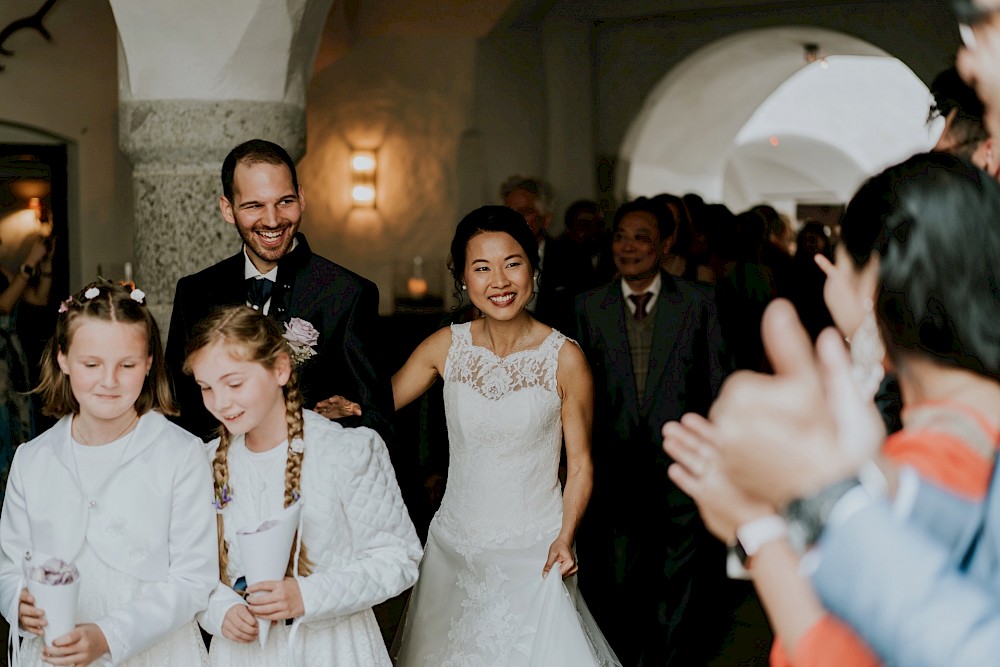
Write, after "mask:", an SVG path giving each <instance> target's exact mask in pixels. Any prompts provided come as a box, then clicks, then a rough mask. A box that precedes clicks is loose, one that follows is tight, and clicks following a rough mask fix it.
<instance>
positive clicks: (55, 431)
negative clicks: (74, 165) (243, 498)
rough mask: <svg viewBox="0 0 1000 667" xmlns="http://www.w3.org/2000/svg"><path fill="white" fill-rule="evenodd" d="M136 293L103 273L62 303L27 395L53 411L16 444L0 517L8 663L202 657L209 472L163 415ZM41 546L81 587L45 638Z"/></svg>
mask: <svg viewBox="0 0 1000 667" xmlns="http://www.w3.org/2000/svg"><path fill="white" fill-rule="evenodd" d="M145 300H146V299H145V294H143V292H142V291H141V290H137V289H134V288H133V287H132V286H128V287H125V286H123V285H114V284H111V283H108V282H104V281H101V282H95V283H91V284H90V285H87V286H86V287H85V288H84V289H82V290H80V291H79V292H77V293H76V294H74V295H73V296H71V297H70V298H69V299H67V300H66V301H64V302H63V303H62V305H60V307H59V317H58V319H57V321H56V330H55V335H54V336H53V337H52V340H51V342H50V343H49V345H48V347H47V348H46V350H45V352H44V354H43V358H42V368H41V382H40V384H39V386H38V387H37V388H36V389H35V393H36V394H38V395H40V396H41V398H42V403H43V408H44V412H45V414H47V415H49V416H51V417H59V418H60V419H59V421H58V422H56V424H55V425H54V426H53V427H52V428H50V429H49V430H47V431H46V432H45V433H42V434H41V435H40V436H38V437H37V438H35V439H34V440H31V441H29V442H26V443H24V444H23V445H21V446H20V447H18V448H17V452H16V453H15V455H14V462H13V464H12V466H11V471H10V476H9V478H8V481H7V493H6V496H5V498H4V503H3V512H2V514H0V611H2V612H3V615H4V616H5V617H6V619H7V621H8V622H9V623H10V626H11V636H10V638H9V645H8V646H9V648H10V650H11V652H12V653H13V659H12V660H11V665H12V666H14V667H16V666H17V665H18V664H22V665H41V664H42V663H45V664H50V665H78V666H79V667H83V665H89V664H94V665H110V664H114V665H121V666H122V667H197V666H198V665H206V664H207V663H208V656H207V654H206V652H205V644H204V642H203V641H202V639H201V635H200V633H199V632H198V625H197V623H196V622H195V615H196V614H197V613H198V612H200V611H201V610H202V609H204V608H205V605H206V604H208V597H209V594H210V593H211V592H212V590H213V588H214V586H215V582H216V581H217V579H218V569H217V567H218V558H217V555H216V548H215V531H214V528H215V526H214V522H213V521H212V508H211V505H210V504H209V503H210V500H211V493H212V482H211V477H210V475H209V473H208V471H207V470H206V468H205V465H204V459H203V458H202V457H203V456H204V454H203V444H202V442H201V440H199V439H198V438H196V437H195V436H193V435H191V434H190V433H188V432H187V431H185V430H183V429H182V428H180V427H179V426H176V425H174V424H172V423H171V422H170V421H168V420H167V418H166V417H164V414H176V410H175V409H174V404H173V399H172V397H171V393H170V384H169V380H168V377H167V375H166V372H165V369H164V364H163V349H162V347H161V345H160V334H159V330H158V328H157V326H156V321H155V320H154V319H153V316H152V314H151V313H150V312H149V309H148V308H147V306H146V303H145ZM47 556H52V557H56V558H59V559H61V560H63V561H66V562H72V563H73V564H75V566H76V569H77V570H78V572H79V586H80V588H79V598H78V601H77V606H76V619H75V620H76V627H75V628H73V629H72V630H70V631H69V632H67V633H66V634H64V635H63V636H61V637H55V638H51V637H48V638H46V639H47V640H48V639H52V640H53V641H52V645H51V646H45V645H44V644H43V642H42V639H41V636H42V635H43V633H44V631H45V629H46V626H47V623H48V620H47V616H46V613H45V612H46V611H47V610H45V609H43V608H41V607H39V606H36V600H35V598H34V597H33V596H32V595H31V593H30V592H29V591H28V589H27V588H26V581H25V576H24V568H23V565H29V566H42V565H43V564H45V565H47V564H48V559H47ZM39 604H40V603H39ZM50 611H51V615H52V616H53V617H54V616H55V615H56V612H57V610H55V609H52V610H50ZM18 634H20V635H21V636H22V637H26V639H25V640H24V641H23V642H20V641H19V638H18Z"/></svg>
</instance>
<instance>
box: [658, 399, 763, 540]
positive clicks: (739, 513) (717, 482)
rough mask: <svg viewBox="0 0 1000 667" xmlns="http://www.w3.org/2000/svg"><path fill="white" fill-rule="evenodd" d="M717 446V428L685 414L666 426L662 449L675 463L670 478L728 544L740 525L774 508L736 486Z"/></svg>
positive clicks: (712, 529)
mask: <svg viewBox="0 0 1000 667" xmlns="http://www.w3.org/2000/svg"><path fill="white" fill-rule="evenodd" d="M714 443H715V427H714V426H713V425H712V423H711V422H709V421H708V420H707V419H705V418H704V417H702V416H700V415H697V414H686V415H684V416H683V417H682V418H681V420H680V421H679V422H667V423H666V424H664V425H663V449H664V450H665V451H666V452H667V454H669V455H670V457H671V458H673V459H674V461H675V463H674V464H673V465H671V466H670V468H669V469H668V470H667V473H668V474H669V475H670V479H671V480H673V481H674V483H675V484H677V486H678V487H680V489H681V490H682V491H684V493H686V494H688V495H689V496H691V497H692V498H693V499H694V501H695V503H696V504H697V505H698V511H699V512H700V513H701V518H702V520H704V522H705V526H706V527H707V528H708V530H709V531H711V533H712V534H713V535H715V536H716V537H717V538H719V539H720V540H722V541H723V542H726V543H727V544H728V543H732V542H733V541H734V540H735V538H736V529H737V528H739V527H740V526H741V525H743V524H744V523H747V522H749V521H753V520H754V519H758V518H760V517H763V516H768V515H770V514H774V513H775V509H774V506H773V505H771V504H770V503H767V502H764V501H761V500H758V499H756V498H753V497H751V496H749V495H747V494H746V493H745V492H744V491H743V490H742V489H740V488H739V487H738V486H736V484H734V483H733V481H732V480H731V479H730V478H729V476H728V475H727V474H726V471H725V470H724V468H723V467H722V465H720V461H719V454H718V452H717V450H716V449H715V444H714Z"/></svg>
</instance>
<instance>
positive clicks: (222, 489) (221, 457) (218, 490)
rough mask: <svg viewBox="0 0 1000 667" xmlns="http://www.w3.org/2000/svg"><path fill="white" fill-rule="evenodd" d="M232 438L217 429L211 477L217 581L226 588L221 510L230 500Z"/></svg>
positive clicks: (226, 558) (226, 562)
mask: <svg viewBox="0 0 1000 667" xmlns="http://www.w3.org/2000/svg"><path fill="white" fill-rule="evenodd" d="M231 442H232V436H231V435H230V434H229V431H227V430H226V427H225V426H222V427H220V428H219V448H218V449H216V450H215V458H213V459H212V477H213V478H214V482H215V502H216V503H218V504H217V505H216V507H217V508H218V510H219V511H218V513H217V514H216V515H215V525H216V529H217V531H218V533H219V536H218V540H219V579H221V580H222V583H224V584H225V585H226V586H232V582H230V581H229V545H227V544H226V532H225V528H226V527H225V524H224V523H223V520H222V508H223V507H225V506H226V505H228V504H229V501H230V499H231V498H232V492H233V490H232V487H230V486H229V443H231Z"/></svg>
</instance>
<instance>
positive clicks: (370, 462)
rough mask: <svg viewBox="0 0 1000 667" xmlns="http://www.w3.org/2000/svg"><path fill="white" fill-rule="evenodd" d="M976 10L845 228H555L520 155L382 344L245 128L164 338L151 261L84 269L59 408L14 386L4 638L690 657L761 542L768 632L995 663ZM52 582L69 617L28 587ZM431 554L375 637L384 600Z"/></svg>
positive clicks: (713, 218) (990, 50)
mask: <svg viewBox="0 0 1000 667" xmlns="http://www.w3.org/2000/svg"><path fill="white" fill-rule="evenodd" d="M959 14H960V20H961V21H962V34H963V37H964V38H965V39H966V48H964V49H963V50H962V51H961V52H960V55H959V62H958V67H957V68H956V69H951V70H948V71H946V72H944V73H943V74H942V75H941V76H939V77H938V78H937V79H936V80H935V82H934V84H933V86H932V92H933V93H934V96H935V104H934V106H933V107H932V110H931V116H932V117H937V116H940V117H942V118H943V119H944V130H943V132H942V135H941V139H940V141H939V142H938V144H937V146H936V147H935V150H934V151H932V152H929V153H922V154H918V155H915V156H912V157H910V158H908V159H907V160H905V161H903V162H901V163H900V164H897V165H894V166H891V167H889V168H887V169H885V170H884V171H882V172H881V173H879V174H877V175H875V176H873V177H872V178H870V179H869V180H867V181H866V182H865V183H864V184H863V185H862V186H861V188H860V189H859V190H858V192H857V194H856V195H855V196H854V197H853V198H852V199H851V201H850V203H849V204H848V206H847V208H846V210H845V212H844V214H843V216H842V218H841V220H840V222H839V224H838V225H837V226H836V227H835V228H831V227H829V226H826V225H823V224H820V223H817V222H810V221H805V222H804V224H802V225H801V226H800V228H799V229H798V230H797V232H794V233H793V227H792V225H791V224H790V223H789V221H788V220H786V219H784V218H783V217H782V216H781V215H779V214H778V213H777V212H776V211H775V210H774V209H773V208H771V207H769V206H766V205H761V206H757V207H754V208H752V209H750V210H748V211H745V212H742V213H739V214H734V213H733V212H732V211H730V210H729V209H727V208H726V207H725V206H723V205H721V204H711V203H705V202H704V201H702V200H701V199H700V198H699V197H697V196H695V195H690V194H688V195H684V196H677V195H673V194H660V195H657V196H654V197H649V198H646V197H640V198H638V199H635V200H633V201H629V202H626V203H624V204H622V205H621V206H620V207H619V208H618V209H617V210H616V211H615V212H614V215H613V216H609V218H610V219H606V217H605V215H604V211H602V210H601V208H600V207H599V206H598V205H597V204H596V203H595V202H589V201H578V202H574V203H573V204H571V205H570V206H569V207H568V208H567V211H566V214H565V225H564V227H565V231H564V232H563V234H562V235H560V236H559V237H558V238H553V237H551V236H550V235H549V231H548V230H549V229H550V225H551V222H552V219H553V202H554V193H553V191H552V189H551V188H550V187H549V186H548V185H547V184H546V183H545V182H544V181H543V180H541V179H539V178H533V177H523V176H515V177H511V178H510V179H508V180H507V181H505V182H504V183H503V184H502V186H501V189H500V197H501V199H502V201H503V204H504V205H503V206H499V205H497V206H484V207H482V208H479V209H476V210H474V211H472V212H470V213H469V214H468V215H466V216H465V217H464V218H463V219H462V220H461V222H460V223H459V224H458V226H457V228H456V230H455V235H454V238H453V240H452V244H451V248H450V268H451V272H452V277H453V278H454V281H455V287H456V291H457V292H458V293H459V294H460V296H461V300H462V302H463V304H464V307H462V308H460V309H458V311H457V314H456V316H455V318H454V319H455V321H454V322H452V323H450V324H448V325H446V326H444V327H442V328H441V329H439V330H438V331H436V332H434V333H433V334H432V335H430V336H429V337H427V338H426V340H424V341H423V342H422V343H420V344H419V345H418V346H417V347H416V349H415V350H413V352H412V354H411V355H410V356H409V358H408V360H407V361H406V362H405V364H403V365H402V367H401V368H400V369H398V370H397V371H396V373H395V374H394V375H392V376H391V378H390V377H389V375H388V374H387V373H385V372H384V370H383V369H382V368H381V367H380V365H379V363H378V362H377V361H376V353H375V350H376V349H377V345H376V343H377V342H378V341H379V340H381V337H380V335H379V333H378V329H379V320H378V315H377V313H378V291H377V289H376V287H375V285H374V284H373V283H371V282H370V281H368V280H366V279H365V278H363V277H361V276H359V275H357V274H355V273H353V272H351V271H348V270H347V269H345V268H344V267H341V266H339V265H337V264H335V263H333V262H331V261H329V260H327V259H325V258H323V257H321V256H319V255H316V254H315V253H313V252H312V250H311V248H310V246H309V244H308V242H307V240H306V237H305V235H304V234H303V233H302V232H301V231H300V229H299V226H300V221H301V215H302V211H303V210H304V207H305V199H304V197H303V194H302V189H301V187H300V186H299V184H298V181H297V175H296V170H295V165H294V163H293V162H292V160H291V158H290V157H289V156H288V154H287V153H286V152H285V151H284V150H283V149H282V148H281V147H280V146H277V145H275V144H273V143H270V142H267V141H263V140H252V141H249V142H246V143H244V144H241V145H240V146H237V147H236V148H235V149H233V151H232V152H231V153H230V154H229V155H228V156H227V157H226V159H225V161H224V162H223V166H222V173H221V186H222V188H221V189H222V194H221V195H220V198H219V207H220V212H221V216H222V218H223V220H224V221H225V222H226V223H228V224H232V225H233V226H234V228H235V229H236V231H237V233H238V234H239V236H240V238H241V239H242V242H243V246H242V248H241V250H240V251H239V252H238V253H236V254H235V255H233V256H232V257H230V258H228V259H226V260H223V261H222V262H219V263H218V264H216V265H214V266H211V267H208V268H206V269H204V270H202V271H200V272H198V273H195V274H193V275H190V276H186V277H184V278H182V279H181V280H180V281H179V283H178V285H177V289H176V294H175V298H174V304H173V313H172V316H171V320H170V328H169V336H168V337H167V340H166V347H165V348H164V346H163V341H162V340H161V334H160V329H159V325H158V323H157V322H156V321H155V319H154V318H153V317H152V315H151V314H150V311H149V309H148V306H147V303H146V295H145V294H144V293H143V292H142V290H141V289H137V288H136V287H135V285H122V284H112V283H110V282H107V281H103V280H101V281H97V282H94V283H91V284H89V285H87V286H86V287H85V288H84V289H82V290H80V291H79V292H77V293H75V294H73V295H72V296H70V297H68V298H67V299H65V300H64V301H62V302H61V303H60V304H59V306H58V313H57V319H56V325H55V334H54V335H53V337H52V339H51V341H50V342H49V344H48V346H47V347H46V348H45V350H44V353H43V356H42V361H41V370H40V377H39V379H38V383H37V386H36V387H35V388H34V389H33V395H34V398H36V399H37V400H38V401H39V403H40V404H41V406H42V408H43V412H44V413H45V415H47V416H48V417H50V418H52V419H55V420H58V421H56V422H55V425H54V426H52V427H51V428H49V429H48V430H45V431H44V432H43V433H41V434H40V435H38V436H37V437H34V438H33V439H31V435H32V433H31V429H32V428H33V426H32V425H31V424H30V423H28V424H26V423H24V422H23V419H22V418H20V417H17V414H16V413H14V412H12V411H11V408H10V407H9V406H8V405H6V404H5V406H4V407H5V412H3V413H0V416H3V417H4V420H3V426H4V428H5V429H7V430H9V431H10V433H9V434H8V433H7V432H6V431H5V433H4V437H5V438H7V439H6V440H5V443H8V444H9V445H10V448H11V449H14V447H13V445H14V444H17V443H18V442H20V441H26V442H24V444H21V445H20V446H18V447H16V451H14V452H13V453H12V458H11V459H9V460H8V461H7V464H8V466H9V474H8V475H7V477H8V479H7V480H6V485H5V490H6V493H5V496H4V500H3V511H2V514H0V612H2V613H3V615H4V617H5V618H6V619H7V621H8V622H9V624H10V636H9V638H8V647H9V651H10V654H11V663H12V664H13V665H19V664H33V665H34V664H41V663H46V664H52V665H87V664H115V665H130V666H146V665H148V666H150V667H153V666H156V667H162V666H164V665H184V666H189V665H198V664H203V665H262V666H263V665H300V664H302V665H330V664H338V665H352V666H353V665H389V664H392V663H393V662H394V661H395V662H396V664H399V665H403V666H409V665H423V666H426V665H453V664H455V665H457V664H491V665H541V664H544V665H557V666H558V665H565V666H567V667H569V666H571V665H572V666H574V667H575V666H578V665H595V666H598V665H599V666H607V665H627V666H633V665H641V666H643V667H648V666H653V665H678V666H679V665H705V664H710V663H711V662H712V661H713V660H718V659H719V650H720V646H721V643H722V641H723V635H725V634H726V633H727V631H728V630H730V627H729V626H730V624H731V623H732V620H731V618H730V616H729V614H730V613H731V611H732V610H731V609H730V608H729V607H728V606H727V603H726V600H725V596H726V595H727V594H728V593H729V592H731V591H732V590H733V589H732V587H731V580H733V579H744V578H745V579H749V580H750V581H751V582H752V586H753V587H754V588H755V589H756V592H757V595H758V596H759V599H760V602H761V603H762V604H763V607H764V609H765V610H766V612H767V616H768V619H769V621H770V624H771V627H772V628H773V630H774V632H775V636H776V639H775V642H774V645H773V648H771V649H770V651H771V654H770V660H771V663H772V664H775V665H817V666H822V665H844V664H850V665H869V664H870V665H877V664H882V663H892V664H906V665H981V664H988V663H989V661H990V660H991V659H992V656H994V655H995V654H996V653H997V650H998V649H1000V633H998V632H997V629H998V624H1000V613H998V612H997V609H998V600H1000V588H998V586H997V583H998V581H1000V578H998V572H997V566H996V564H997V563H998V562H1000V556H998V553H1000V541H998V539H997V532H998V530H1000V529H998V525H1000V524H998V522H1000V509H998V508H996V507H995V505H996V497H997V494H996V492H995V490H994V488H993V487H994V484H995V482H994V480H995V476H996V470H995V465H994V464H995V460H996V448H997V446H998V444H1000V338H998V337H997V336H996V334H995V324H996V322H997V321H1000V295H998V284H1000V282H998V275H997V261H998V260H997V258H998V257H1000V234H998V233H997V227H996V225H997V220H998V219H1000V183H998V181H997V173H998V169H1000V159H998V158H997V157H996V156H995V154H994V153H995V145H994V141H993V136H995V135H996V133H997V132H1000V92H998V91H1000V27H998V25H997V24H996V22H995V21H994V18H995V14H996V8H993V7H990V6H985V7H984V6H980V5H979V4H977V3H975V2H966V3H959ZM966 82H968V83H966ZM970 84H971V85H970ZM980 100H982V102H981V101H980ZM984 103H985V104H984ZM47 262H51V246H48V245H46V244H44V243H42V242H40V243H39V244H37V245H36V246H34V247H32V249H31V251H30V252H29V255H28V260H27V261H26V262H25V266H24V267H22V275H17V276H5V280H6V286H5V287H2V290H3V291H2V292H0V311H2V312H3V313H10V312H11V311H12V310H13V309H14V306H15V304H16V303H17V302H18V301H19V300H22V299H23V300H24V301H25V302H27V303H34V302H39V301H40V302H44V301H45V300H47V294H46V293H45V284H44V283H42V282H40V281H39V280H38V279H36V276H35V274H36V273H37V274H39V275H38V277H40V278H44V277H45V274H46V272H48V273H49V275H50V274H51V266H50V265H47V264H46V263H47ZM32 279H35V280H34V282H32ZM845 341H846V345H845ZM0 342H3V343H4V344H5V346H6V348H0V351H4V350H6V352H5V353H9V351H10V349H12V348H11V346H12V345H13V344H15V343H16V340H15V339H12V338H11V337H10V335H9V334H6V333H5V334H4V337H2V338H0ZM435 385H439V386H443V401H442V406H443V413H444V419H445V423H446V434H447V445H448V448H449V457H450V461H449V465H448V469H447V484H446V486H445V488H444V491H443V497H441V498H440V508H439V509H438V510H437V511H436V513H435V514H434V517H433V519H431V520H430V522H429V526H419V527H415V526H414V522H413V521H412V520H411V517H410V513H409V512H408V511H407V507H406V502H405V497H406V494H405V493H404V491H401V488H400V483H399V482H398V481H397V478H398V479H399V480H402V481H403V489H404V490H405V489H406V488H407V487H408V484H409V482H408V481H407V477H408V475H409V474H410V473H411V472H412V471H409V470H407V468H406V466H405V465H401V463H400V461H401V460H402V459H400V458H399V457H396V458H395V459H394V458H393V457H391V456H390V451H393V450H394V449H395V450H396V451H398V448H400V447H406V446H407V443H406V442H405V437H400V436H401V434H400V433H398V432H397V431H396V429H395V428H394V421H395V420H394V413H395V411H396V410H398V409H401V408H403V407H404V406H405V405H407V404H409V403H411V402H413V401H416V400H418V399H419V398H420V397H421V396H422V395H424V394H426V393H427V392H428V390H430V389H431V388H432V387H433V386H435ZM17 395H18V396H19V397H21V398H23V397H24V394H23V392H20V393H18V394H17ZM16 407H17V406H15V408H16ZM14 429H20V430H18V431H17V432H16V433H15V432H14ZM271 531H273V532H271ZM263 532H267V533H268V535H271V536H272V537H271V538H269V539H265V540H264V542H263V543H264V544H265V545H267V546H265V547H264V548H261V547H260V546H256V547H251V546H249V545H250V544H251V542H248V541H247V540H248V539H249V538H248V536H251V537H254V536H257V537H259V535H258V534H259V533H263ZM279 533H280V534H284V535H285V536H284V537H278V535H279ZM418 533H419V534H420V535H421V536H424V537H425V539H423V540H421V539H420V538H418ZM422 541H423V544H421V542H422ZM255 544H259V543H255ZM269 550H273V551H274V552H275V553H276V554H277V556H278V558H277V563H278V567H277V569H273V570H271V571H270V573H269V574H267V575H260V574H258V573H257V572H258V567H259V563H261V562H262V558H263V555H262V554H263V553H265V552H267V551H269ZM57 580H58V581H57ZM70 583H72V584H73V585H78V586H79V588H78V591H79V592H78V598H77V599H74V600H72V602H70V603H69V604H70V606H71V609H72V611H73V612H74V614H73V615H74V616H75V625H74V626H73V627H72V628H71V629H69V630H68V631H60V633H58V634H56V633H54V632H52V631H51V630H50V626H49V622H50V620H53V619H54V617H55V616H56V615H55V614H54V613H52V611H53V610H52V608H50V609H49V610H48V611H49V613H47V610H46V609H45V605H48V604H54V603H52V602H51V600H52V598H50V597H36V596H38V595H40V592H41V591H42V590H43V589H40V588H38V586H40V585H45V584H49V585H52V586H60V585H63V586H65V585H69V584H70ZM414 584H416V587H415V588H414V589H413V592H412V594H411V597H410V602H409V608H408V610H407V611H406V613H405V614H404V617H403V619H402V621H401V623H400V628H399V634H398V637H397V641H396V642H395V643H394V646H393V648H392V650H391V651H390V649H389V648H387V646H386V642H385V641H384V640H383V634H382V632H381V631H380V628H379V626H378V623H377V621H376V618H375V615H374V613H373V607H374V606H375V605H377V604H379V603H381V602H383V601H385V600H387V599H389V598H391V597H394V596H396V595H399V594H400V593H402V592H404V591H406V590H407V589H409V588H411V587H413V586H414ZM748 585H749V584H748ZM32 591H34V592H32ZM199 626H200V628H201V631H202V632H199ZM203 633H204V634H203ZM53 635H54V636H53ZM730 639H731V638H730ZM207 640H210V641H207ZM747 659H753V656H743V657H742V661H746V660H747Z"/></svg>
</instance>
